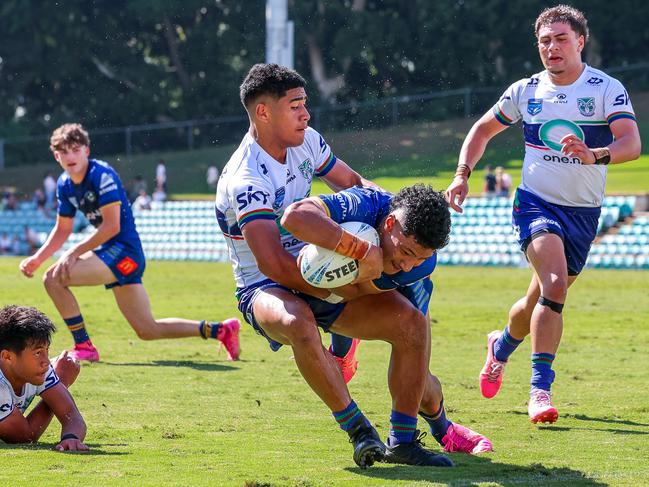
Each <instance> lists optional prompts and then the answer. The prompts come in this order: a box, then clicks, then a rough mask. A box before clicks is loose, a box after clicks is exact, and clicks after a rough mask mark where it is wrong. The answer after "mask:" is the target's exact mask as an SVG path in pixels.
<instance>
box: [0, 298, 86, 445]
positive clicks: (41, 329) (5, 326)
mask: <svg viewBox="0 0 649 487" xmlns="http://www.w3.org/2000/svg"><path fill="white" fill-rule="evenodd" d="M53 331H54V325H53V324H52V322H51V321H50V320H49V319H48V318H47V317H46V316H45V315H44V314H43V313H41V312H40V311H38V310H36V309H34V308H28V307H23V306H14V305H11V306H6V307H4V308H2V309H0V440H2V441H4V442H5V443H32V442H35V441H38V439H39V438H40V437H41V435H42V434H43V433H44V432H45V429H46V428H47V427H48V425H49V424H50V421H51V420H52V416H56V417H57V419H58V420H59V421H60V423H61V441H60V442H59V443H58V444H57V445H56V449H57V450H59V451H69V450H74V451H86V450H88V447H87V446H86V445H85V444H84V443H83V440H84V437H85V436H86V424H85V423H84V421H83V418H82V417H81V414H80V413H79V410H78V409H77V406H76V404H75V403H74V400H73V399H72V396H71V395H70V393H69V392H68V387H70V385H71V384H72V383H73V382H74V381H75V379H76V378H77V375H79V362H78V361H76V360H75V359H73V358H72V357H69V356H68V354H67V351H66V352H63V354H62V355H61V356H60V357H58V358H57V359H56V360H55V361H53V362H52V363H50V361H49V359H48V357H47V353H48V350H49V346H50V337H51V335H52V332H53ZM36 396H41V398H42V400H41V401H40V402H39V403H38V404H37V405H36V406H35V407H34V408H33V409H32V411H31V412H30V413H29V414H28V415H27V416H26V417H25V416H24V413H25V411H26V410H27V408H28V407H29V406H30V404H31V403H32V401H33V400H34V398H35V397H36Z"/></svg>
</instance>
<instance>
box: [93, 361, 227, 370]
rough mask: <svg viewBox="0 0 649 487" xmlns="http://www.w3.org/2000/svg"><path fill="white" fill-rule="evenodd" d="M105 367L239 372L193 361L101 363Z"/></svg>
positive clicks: (225, 367) (221, 366) (209, 363)
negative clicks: (175, 368) (184, 368)
mask: <svg viewBox="0 0 649 487" xmlns="http://www.w3.org/2000/svg"><path fill="white" fill-rule="evenodd" d="M103 363H104V364H106V365H110V366H116V367H187V368H190V369H194V370H207V371H211V372H214V371H217V372H228V371H231V370H239V368H238V367H232V366H231V365H223V364H215V363H212V362H196V361H194V360H153V361H151V362H103Z"/></svg>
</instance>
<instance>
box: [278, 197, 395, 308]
mask: <svg viewBox="0 0 649 487" xmlns="http://www.w3.org/2000/svg"><path fill="white" fill-rule="evenodd" d="M281 223H282V226H283V227H284V228H285V229H286V230H288V231H289V232H290V233H291V234H292V235H294V236H295V237H296V238H298V239H299V240H302V241H303V242H308V243H312V244H315V245H318V246H319V247H323V248H325V249H329V250H332V251H334V252H337V253H339V254H342V255H345V256H347V257H352V258H354V259H356V260H358V262H359V272H358V277H357V279H356V281H357V282H362V281H366V280H369V279H375V278H377V277H379V276H380V275H381V272H382V270H383V252H382V251H381V248H380V247H378V246H377V245H372V244H371V243H370V242H367V241H366V240H362V239H359V238H358V237H356V236H355V235H352V234H351V233H349V232H348V231H346V230H345V229H343V228H342V227H341V226H340V225H338V223H336V222H335V221H334V220H332V219H331V218H330V217H329V214H328V212H327V209H326V205H325V203H324V202H323V201H322V200H321V199H320V198H317V197H313V198H307V199H304V200H301V201H296V202H295V203H292V204H291V205H290V206H289V207H288V208H286V211H284V215H282V222H281ZM346 297H347V296H346Z"/></svg>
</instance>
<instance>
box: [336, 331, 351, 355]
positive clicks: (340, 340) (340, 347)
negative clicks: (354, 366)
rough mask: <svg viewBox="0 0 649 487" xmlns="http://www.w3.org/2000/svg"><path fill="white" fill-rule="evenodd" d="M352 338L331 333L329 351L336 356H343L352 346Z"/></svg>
mask: <svg viewBox="0 0 649 487" xmlns="http://www.w3.org/2000/svg"><path fill="white" fill-rule="evenodd" d="M352 341H353V339H352V338H348V337H344V336H342V335H336V334H335V333H332V334H331V353H332V354H334V355H335V356H336V357H340V358H344V357H345V355H347V354H348V353H349V349H350V348H351V347H352Z"/></svg>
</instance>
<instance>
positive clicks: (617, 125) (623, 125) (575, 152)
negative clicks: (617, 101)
mask: <svg viewBox="0 0 649 487" xmlns="http://www.w3.org/2000/svg"><path fill="white" fill-rule="evenodd" d="M610 127H611V132H613V136H614V137H615V140H614V141H613V142H611V143H610V144H609V145H608V146H607V147H605V148H600V147H588V146H586V144H585V143H584V142H583V141H582V140H581V139H579V138H577V137H576V136H574V135H566V136H565V137H564V138H562V139H561V141H560V143H561V144H562V145H563V147H562V148H561V152H563V153H564V154H566V155H568V156H572V157H578V158H579V159H580V160H581V162H582V163H584V164H594V163H595V161H596V159H595V153H594V152H593V151H595V152H597V151H598V149H608V151H609V152H610V155H611V159H610V164H621V163H623V162H627V161H633V160H635V159H637V158H638V157H640V150H641V146H642V143H641V142H640V132H639V131H638V125H637V124H636V122H635V120H630V119H627V118H622V119H619V120H616V121H615V122H613V123H612V124H611V125H610Z"/></svg>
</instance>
